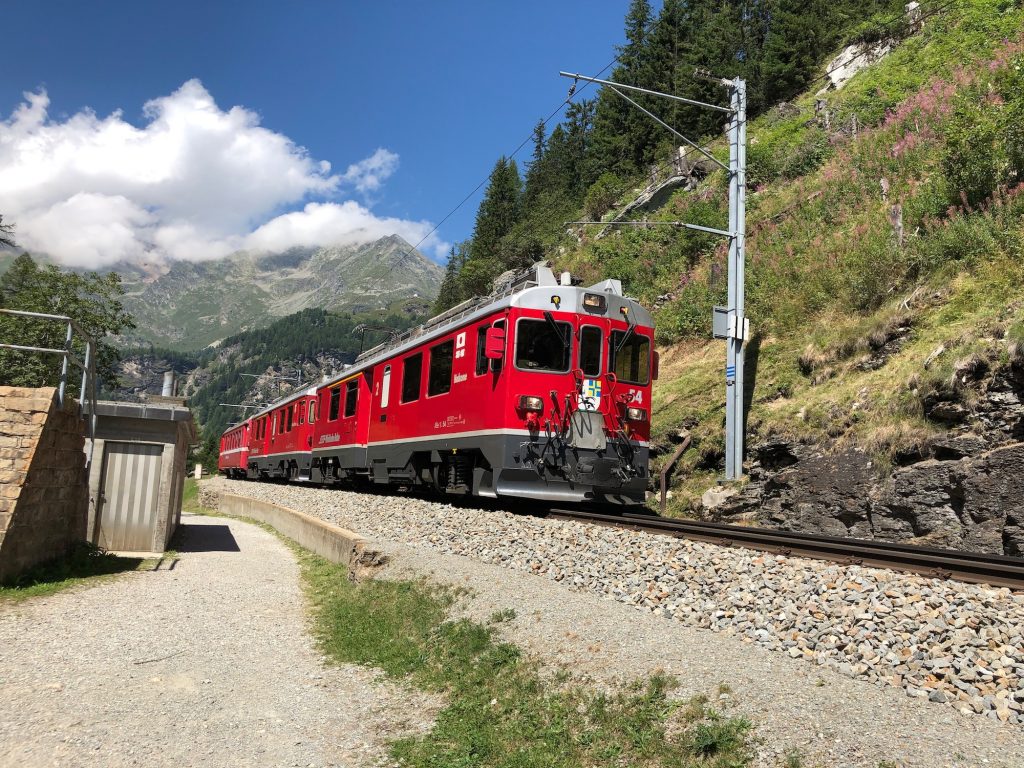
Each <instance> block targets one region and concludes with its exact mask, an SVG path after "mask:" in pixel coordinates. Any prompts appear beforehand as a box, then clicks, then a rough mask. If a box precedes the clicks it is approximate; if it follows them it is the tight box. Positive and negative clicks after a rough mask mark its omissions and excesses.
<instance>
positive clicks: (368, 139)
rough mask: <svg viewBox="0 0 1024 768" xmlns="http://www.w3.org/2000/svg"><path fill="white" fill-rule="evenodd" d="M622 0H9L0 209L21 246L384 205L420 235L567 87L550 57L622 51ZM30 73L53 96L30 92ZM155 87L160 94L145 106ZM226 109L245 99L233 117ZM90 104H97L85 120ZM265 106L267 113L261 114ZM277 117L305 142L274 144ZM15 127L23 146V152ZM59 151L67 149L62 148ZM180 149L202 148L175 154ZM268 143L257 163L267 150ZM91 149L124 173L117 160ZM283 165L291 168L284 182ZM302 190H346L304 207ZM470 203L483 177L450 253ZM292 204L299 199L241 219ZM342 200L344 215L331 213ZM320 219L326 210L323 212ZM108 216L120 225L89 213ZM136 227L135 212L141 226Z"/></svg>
mask: <svg viewBox="0 0 1024 768" xmlns="http://www.w3.org/2000/svg"><path fill="white" fill-rule="evenodd" d="M626 6H627V3H626V2H619V3H612V2H603V3H600V2H599V3H594V2H583V1H582V0H568V1H566V2H559V3H552V2H539V1H536V0H520V2H516V3H503V4H499V3H488V2H427V3H413V2H374V3H355V2H327V1H326V0H311V1H301V2H300V1H297V0H295V1H293V2H247V3H242V2H190V1H179V2H175V3H146V2H139V0H135V1H134V2H97V3H83V2H81V1H80V0H78V1H76V2H69V1H65V2H45V1H42V0H36V2H28V1H25V0H14V2H9V3H7V4H5V14H4V18H5V30H6V31H7V35H6V39H5V45H4V47H5V51H4V68H3V72H2V74H0V121H3V122H0V131H3V130H4V128H5V127H6V130H7V133H8V136H7V138H8V141H7V149H8V151H7V153H6V154H5V153H4V152H3V150H2V140H3V138H4V136H3V134H2V133H0V213H3V214H4V215H5V218H7V219H10V220H13V221H14V223H15V224H16V225H17V226H18V227H19V230H18V231H19V235H20V237H21V239H22V240H23V241H24V240H28V241H29V242H28V243H23V244H27V245H29V246H33V245H34V246H35V247H36V248H39V249H47V250H50V251H54V252H57V253H58V254H61V253H65V252H66V253H69V254H77V255H74V256H72V257H70V258H65V259H64V260H71V261H74V260H76V259H77V260H78V261H86V262H95V261H99V262H101V263H102V262H103V261H110V260H112V259H113V257H114V255H117V256H118V257H119V258H120V257H126V258H133V257H134V258H139V257H140V256H139V248H140V247H149V248H150V249H151V250H150V251H149V255H150V256H152V257H154V258H160V257H161V256H160V254H159V253H157V252H161V247H162V246H161V244H166V243H169V242H172V241H173V242H175V243H179V244H180V243H186V244H188V247H187V248H178V249H177V250H175V248H173V247H171V246H167V247H166V248H164V249H163V251H162V252H163V253H165V254H166V255H169V256H170V257H171V258H179V257H184V258H203V257H207V256H210V255H220V254H221V253H223V252H225V251H226V250H229V249H231V248H233V247H236V246H238V245H239V244H241V245H242V246H243V247H256V246H257V245H258V244H265V245H267V247H271V246H278V245H282V244H285V245H286V244H288V243H289V242H291V241H290V240H289V238H294V237H299V236H300V235H299V234H297V233H300V232H303V233H308V232H315V233H317V234H316V235H315V236H327V235H323V233H324V232H328V233H332V232H335V231H339V232H340V231H341V230H343V229H344V228H345V227H347V226H363V225H366V224H367V222H370V221H371V220H372V222H373V225H372V226H369V225H367V226H369V229H370V230H373V227H374V226H379V227H382V228H387V226H388V225H389V222H393V221H402V222H408V223H409V224H408V226H407V227H406V229H405V230H403V234H406V235H407V239H408V237H414V236H415V235H416V234H419V233H423V232H425V228H428V225H430V224H434V223H437V222H438V221H439V220H440V219H441V217H443V216H444V215H445V214H447V213H448V212H449V211H450V209H451V208H452V207H453V206H454V205H455V204H456V203H458V202H459V201H460V200H461V199H462V198H463V197H464V196H465V195H466V194H467V193H468V192H469V191H470V190H471V189H472V188H473V187H474V186H475V185H476V184H477V183H478V182H479V181H480V180H481V179H482V178H484V177H485V176H486V175H487V173H488V172H489V170H490V169H491V167H492V165H493V163H494V162H495V160H496V159H497V158H498V156H499V155H500V154H502V153H507V152H510V151H511V150H512V149H513V148H515V147H516V146H517V145H518V144H519V142H520V141H522V139H523V138H525V137H526V136H527V135H529V133H530V130H531V128H532V126H533V124H534V123H535V122H536V120H537V119H538V118H539V117H546V116H547V115H548V114H549V113H550V112H551V111H552V109H554V107H555V106H557V105H558V103H559V101H560V100H561V99H563V98H564V97H565V94H566V91H567V88H568V85H569V83H568V81H566V80H564V79H563V78H560V77H558V70H559V69H569V70H579V71H582V72H584V73H596V72H597V71H598V70H600V69H602V68H603V67H604V66H605V65H606V64H608V63H609V62H610V61H611V60H612V58H613V56H614V53H615V46H616V45H618V44H620V43H621V41H622V25H623V18H624V15H625V12H626ZM194 80H195V81H198V83H193V85H192V86H191V87H190V88H188V89H186V92H184V93H183V92H181V90H180V89H182V86H183V85H184V84H186V83H189V82H190V81H194ZM200 84H201V85H200ZM24 92H31V93H34V94H36V95H37V96H38V95H39V94H42V93H45V97H46V99H45V101H39V102H38V103H36V102H31V105H32V107H33V108H32V109H27V108H26V107H25V104H26V99H25V97H24V96H23V93H24ZM204 93H205V96H204ZM171 97H173V98H171ZM155 99H156V100H160V99H163V100H164V101H159V102H158V103H157V105H156V106H155V107H151V108H150V110H149V112H148V113H146V112H144V105H145V104H147V103H148V102H151V101H152V100H155ZM208 99H212V101H213V102H215V103H216V108H217V110H218V112H217V114H215V115H213V117H211V120H213V121H214V122H216V121H220V122H219V123H216V124H214V123H211V124H210V131H212V133H209V134H207V133H203V132H202V131H198V132H197V130H194V126H193V123H195V120H194V118H193V115H200V114H207V115H210V114H212V113H211V112H210V108H211V107H210V104H209V103H207V102H208ZM37 101H38V100H37ZM19 107H20V108H21V109H22V110H23V114H22V116H21V117H22V119H21V121H20V122H17V121H16V119H15V110H17V109H19ZM233 107H241V108H242V113H240V114H239V115H235V116H234V118H232V117H231V116H230V115H229V112H228V111H229V110H231V109H232V108H233ZM84 110H91V111H92V112H93V113H94V117H92V118H91V119H92V123H89V116H88V113H86V115H85V117H83V111H84ZM117 110H120V111H121V113H120V116H119V117H117V116H116V115H115V117H117V119H116V120H113V121H111V120H109V119H108V118H109V117H110V116H111V114H112V113H115V112H116V111H117ZM174 115H177V116H178V117H179V118H180V120H181V123H184V125H183V126H182V124H181V123H176V122H175V120H174V117H173V116H174ZM236 118H237V121H238V122H232V120H233V119H236ZM105 121H106V122H105ZM154 121H155V122H163V121H166V122H167V123H168V125H171V126H172V127H170V128H168V129H167V131H166V132H165V133H166V134H167V135H164V133H161V136H160V137H157V136H147V135H142V134H138V135H137V134H135V133H133V132H132V131H130V130H129V129H130V128H135V129H141V130H144V129H145V128H146V126H147V125H148V124H149V123H152V122H154ZM200 122H201V121H200ZM256 122H258V124H259V127H260V128H262V129H266V131H257V130H255V123H256ZM173 126H178V127H173ZM239 126H241V127H239ZM222 129H223V130H222ZM225 130H226V131H227V132H228V133H233V134H235V135H244V136H249V137H250V138H251V139H252V141H251V142H249V143H250V144H256V145H260V142H268V143H267V144H266V147H265V151H263V150H260V151H259V152H255V151H254V152H253V153H252V154H251V155H250V156H249V159H248V160H246V162H245V166H246V167H245V168H241V169H240V168H238V167H233V168H232V169H224V168H221V167H220V166H218V165H217V162H218V161H217V158H216V157H215V155H216V154H217V153H218V152H221V153H228V152H231V151H234V150H230V149H221V150H218V148H217V147H219V146H221V145H220V144H218V143H217V141H219V139H215V138H212V137H213V136H221V134H223V133H224V131H225ZM148 133H151V134H152V133H156V132H155V131H152V130H151V131H149V132H148ZM268 134H269V135H268ZM123 135H131V136H132V137H133V138H132V139H131V140H132V141H133V142H135V143H136V144H137V145H138V146H136V148H135V150H134V154H133V155H132V157H130V158H126V157H123V156H122V155H120V154H118V149H117V145H118V142H119V141H120V140H121V139H120V138H119V137H121V136H123ZM170 135H173V136H174V137H176V138H173V139H172V138H168V136H170ZM12 136H13V137H14V138H13V139H12V138H11V137H12ZM275 136H276V137H277V138H278V139H280V140H281V141H287V140H290V142H292V143H293V144H294V146H290V147H282V146H280V141H276V140H275ZM40 137H44V138H42V139H41V138H40ZM83 137H85V138H83ZM158 139H159V140H158ZM247 141H248V139H247ZM275 141H276V143H275ZM83 142H84V144H85V145H88V146H92V145H94V144H95V145H96V148H95V149H96V153H95V157H96V158H98V159H97V160H96V161H95V162H94V163H93V164H92V166H87V167H83V163H85V161H84V160H82V159H81V157H82V156H86V157H90V156H93V155H92V154H90V152H82V151H80V149H79V148H80V147H81V146H83ZM41 144H42V145H43V146H45V147H46V149H45V150H42V151H40V150H39V146H40V145H41ZM11 146H15V147H20V148H21V149H20V150H18V153H17V154H12V151H11V150H10V147H11ZM260 146H262V145H260ZM299 147H302V148H305V150H306V151H307V152H308V157H305V158H304V159H303V157H301V153H300V152H299V149H298V148H299ZM235 149H237V147H236V148H235ZM381 149H383V150H386V152H384V153H383V154H380V153H378V150H381ZM528 151H529V148H527V149H525V150H524V151H523V153H522V154H521V155H520V158H525V157H528ZM375 153H376V154H375ZM51 155H55V156H60V157H65V158H67V159H66V160H64V161H62V162H63V163H64V164H63V165H60V166H54V165H53V163H52V162H51V161H50V156H51ZM154 155H155V156H157V157H154ZM179 155H180V156H181V157H187V158H191V159H189V160H188V161H187V162H184V161H183V162H182V163H181V164H179V165H173V166H172V165H169V164H167V162H166V158H167V157H168V156H174V157H178V156H179ZM395 155H397V158H395V157H394V156H395ZM286 156H287V157H286ZM76 158H78V159H76ZM264 158H265V161H266V170H265V172H262V173H261V172H260V169H258V168H254V166H259V165H260V164H261V163H263V162H264ZM369 158H373V161H372V162H369V163H368V164H364V165H359V164H360V162H361V161H365V160H367V159H369ZM323 161H326V162H328V163H330V166H331V170H330V171H326V170H324V168H322V167H321V166H319V164H320V163H321V162H323ZM161 163H163V165H161ZM97 164H99V165H103V166H104V167H107V166H118V167H119V168H121V171H120V172H119V174H115V176H116V178H113V177H112V176H111V175H110V174H107V175H106V176H104V175H103V174H102V173H100V172H99V171H96V169H95V166H96V165H97ZM151 165H152V167H150V166H151ZM157 166H160V167H157ZM134 167H142V168H144V169H146V170H145V171H144V173H143V175H146V174H148V176H149V177H150V178H151V179H152V183H151V184H150V186H149V187H148V188H147V189H146V190H140V189H139V187H138V185H137V184H136V180H135V179H133V178H130V176H131V174H132V168H134ZM5 169H6V170H7V171H8V177H9V178H10V179H12V181H11V182H10V184H9V185H8V186H7V187H4V183H3V181H2V178H3V176H4V173H5ZM374 169H376V170H374ZM204 170H205V171H207V172H208V173H207V174H206V175H204ZM97 173H99V174H100V175H96V174H97ZM47 174H49V176H48V177H47ZM275 174H280V175H282V176H284V175H289V174H290V178H291V179H292V183H291V185H289V184H283V185H280V187H278V189H282V188H283V189H284V190H285V191H282V192H280V194H279V195H278V197H277V199H275V196H274V191H275V182H274V175H275ZM182 175H187V176H189V180H185V181H183V180H182V179H181V178H180V177H181V176H182ZM44 177H47V178H48V179H49V180H48V181H47V183H46V185H45V186H41V184H42V182H40V181H39V179H40V178H44ZM172 181H173V183H172ZM15 182H17V183H15ZM76 184H78V185H80V186H76ZM233 185H234V186H233ZM263 186H265V187H266V189H265V190H264V189H263ZM157 187H159V189H158V188H157ZM243 188H244V189H243ZM236 193H237V195H238V197H237V199H238V205H237V206H236V207H235V208H234V209H231V206H230V199H231V198H234V197H235V196H236ZM175 194H177V195H178V199H171V197H170V196H172V195H175ZM204 196H208V197H209V199H207V200H203V199H204ZM181 198H188V199H189V200H195V201H201V200H202V201H203V203H202V205H203V206H205V207H200V202H195V204H194V205H192V206H191V207H190V206H188V205H185V204H184V203H182V202H181ZM249 198H251V199H249ZM26 200H29V201H34V202H32V206H34V207H31V206H30V205H29V203H28V202H25V201H26ZM346 201H348V202H350V203H351V205H349V206H348V207H347V210H346V211H344V212H342V211H341V209H340V208H338V205H339V204H343V203H345V202H346ZM310 202H314V203H334V204H335V205H333V206H331V207H330V208H328V207H323V206H319V207H316V209H315V210H312V211H311V210H306V209H304V206H306V205H307V204H308V203H310ZM478 202H479V194H478V195H477V197H475V198H474V199H472V200H470V201H469V202H468V203H467V204H466V205H465V206H464V207H463V208H462V209H461V210H460V211H459V212H458V213H456V214H455V215H454V216H453V217H452V218H451V219H449V221H448V222H447V223H446V224H445V225H443V226H442V228H441V229H440V231H439V232H438V236H437V237H435V238H433V239H432V240H431V241H429V242H428V243H427V245H426V246H425V247H424V250H426V251H427V252H428V254H429V255H432V256H435V257H437V256H438V254H439V253H441V252H442V251H443V247H444V245H445V244H446V243H451V242H454V241H457V240H461V239H464V238H466V237H468V236H469V234H470V232H471V230H472V225H473V217H474V214H475V212H476V207H477V204H478ZM289 211H293V212H298V213H297V214H296V215H294V216H293V217H292V218H290V219H287V220H284V219H282V220H280V221H274V222H272V224H273V226H272V227H271V228H266V227H265V228H264V230H261V232H262V233H263V234H262V235H260V236H259V237H257V238H255V239H253V238H252V237H249V235H250V234H251V232H252V231H253V230H256V229H257V228H259V227H260V225H263V224H266V223H267V222H268V221H271V220H272V219H274V218H275V217H278V216H280V215H281V214H283V213H287V212H289ZM299 214H302V215H301V216H300V215H299ZM335 214H337V215H338V216H340V217H341V219H339V221H338V222H332V223H331V224H330V225H329V226H328V225H327V224H326V223H324V222H326V220H327V219H328V218H329V217H330V216H334V215H335ZM315 217H319V220H320V221H321V223H322V226H320V225H317V226H313V225H311V224H310V222H311V221H312V220H313V219H314V218H315ZM240 219H247V223H246V224H244V225H243V223H242V222H241V221H240ZM95 221H99V222H106V223H107V224H108V225H109V226H107V230H104V231H103V232H100V231H99V225H97V226H96V227H93V228H92V229H91V230H90V229H89V227H87V226H85V225H83V224H82V222H95ZM353 221H355V222H356V224H352V222H353ZM197 222H198V223H197ZM413 222H415V223H416V226H413V224H412V223H413ZM318 227H319V228H318ZM332 227H333V228H332ZM126 228H127V229H133V228H134V229H133V231H134V232H135V234H134V236H133V239H128V238H127V236H126V235H125V234H124V230H125V229H126ZM339 228H340V229H339ZM57 229H64V230H67V229H83V230H89V231H90V233H91V234H92V236H93V240H92V242H93V243H99V244H100V246H99V247H97V248H90V247H86V246H84V245H83V244H81V243H80V242H75V241H74V240H69V239H68V237H63V239H61V238H59V237H57V235H55V234H53V233H54V232H55V231H56V230H57ZM108 230H109V231H108ZM115 230H116V231H115ZM373 231H375V230H373ZM305 236H308V237H312V236H314V235H310V234H307V235H305ZM246 238H249V239H246ZM140 243H143V244H147V243H148V244H149V245H146V246H140ZM153 243H156V244H157V245H156V246H152V244H153ZM211 243H212V245H210V248H209V249H208V250H209V252H208V253H207V252H203V253H200V251H204V248H205V247H206V245H207V244H211ZM153 248H155V251H154V250H153Z"/></svg>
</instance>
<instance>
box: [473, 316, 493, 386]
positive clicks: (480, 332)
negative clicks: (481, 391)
mask: <svg viewBox="0 0 1024 768" xmlns="http://www.w3.org/2000/svg"><path fill="white" fill-rule="evenodd" d="M488 328H490V326H489V325H481V326H480V327H479V328H477V329H476V375H477V376H483V375H484V374H485V373H487V358H486V357H485V356H484V351H485V348H486V346H487V329H488Z"/></svg>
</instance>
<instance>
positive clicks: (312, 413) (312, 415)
mask: <svg viewBox="0 0 1024 768" xmlns="http://www.w3.org/2000/svg"><path fill="white" fill-rule="evenodd" d="M306 421H308V422H309V423H310V424H315V423H316V400H310V401H309V418H308V419H306Z"/></svg>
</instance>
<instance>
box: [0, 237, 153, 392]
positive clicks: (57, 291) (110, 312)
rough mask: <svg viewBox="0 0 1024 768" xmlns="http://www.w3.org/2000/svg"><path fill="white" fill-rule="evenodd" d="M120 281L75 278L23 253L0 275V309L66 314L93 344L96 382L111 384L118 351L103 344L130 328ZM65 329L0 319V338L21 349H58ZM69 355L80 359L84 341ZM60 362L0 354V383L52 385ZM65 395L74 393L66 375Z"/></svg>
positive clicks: (112, 277) (52, 358)
mask: <svg viewBox="0 0 1024 768" xmlns="http://www.w3.org/2000/svg"><path fill="white" fill-rule="evenodd" d="M123 295H124V289H123V288H122V287H121V278H120V277H119V276H118V275H117V274H115V273H113V272H110V273H108V274H106V275H100V274H97V273H96V272H90V273H88V274H84V275H82V274H78V273H75V272H64V271H63V270H61V269H59V268H57V267H55V266H53V265H48V266H45V267H42V268H40V267H39V266H37V265H36V263H35V261H33V260H32V257H31V256H29V255H28V254H27V253H23V254H22V255H21V256H19V257H18V258H17V259H15V260H14V263H13V264H11V266H10V268H9V269H8V270H7V271H6V272H5V273H4V274H3V275H0V306H3V307H5V308H7V309H20V310H26V311H29V312H43V313H47V314H54V315H66V316H67V317H71V318H72V319H74V321H75V322H76V324H77V325H78V326H79V328H81V329H82V330H83V331H85V332H86V333H88V334H89V335H90V336H91V337H92V338H93V339H94V340H95V341H96V370H97V374H98V376H99V378H100V380H101V381H103V382H104V383H106V384H108V385H110V386H115V385H116V383H117V373H116V365H117V361H118V359H119V355H118V352H117V350H116V349H115V348H114V347H113V346H112V345H111V344H110V343H109V342H108V341H107V337H108V336H110V335H116V334H119V333H121V332H122V331H126V330H130V329H132V328H134V327H135V323H134V322H133V321H132V317H131V315H129V314H128V313H127V312H126V311H125V310H124V307H123V306H122V305H121V301H120V299H121V296H123ZM65 333H66V328H65V326H63V325H62V324H60V323H57V322H53V321H43V320H33V319H26V318H21V317H11V316H6V315H0V338H3V339H4V340H5V341H7V342H9V343H11V342H13V343H17V344H22V345H24V346H34V347H46V348H49V349H63V347H64V344H65ZM73 345H74V346H73V351H74V353H75V355H76V356H77V357H78V358H79V359H80V360H81V359H83V357H84V354H85V343H84V340H83V339H81V338H78V337H76V338H75V339H74V341H73ZM59 371H60V358H59V357H57V356H55V355H44V354H42V353H26V352H18V351H14V350H6V349H5V350H0V384H5V385H13V386H26V387H43V386H53V385H54V384H56V383H57V378H58V376H59ZM69 379H70V380H69V391H71V392H72V393H75V392H77V390H78V383H77V382H78V376H77V375H76V376H71V377H69Z"/></svg>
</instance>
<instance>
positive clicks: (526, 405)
mask: <svg viewBox="0 0 1024 768" xmlns="http://www.w3.org/2000/svg"><path fill="white" fill-rule="evenodd" d="M519 410H521V411H536V412H537V413H540V412H541V411H543V410H544V398H542V397H536V396H535V395H520V396H519Z"/></svg>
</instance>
